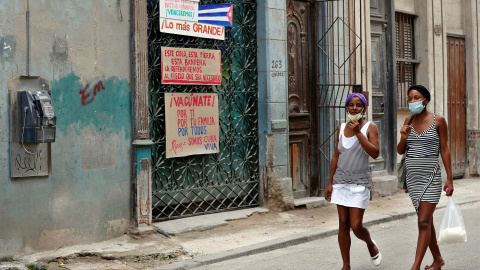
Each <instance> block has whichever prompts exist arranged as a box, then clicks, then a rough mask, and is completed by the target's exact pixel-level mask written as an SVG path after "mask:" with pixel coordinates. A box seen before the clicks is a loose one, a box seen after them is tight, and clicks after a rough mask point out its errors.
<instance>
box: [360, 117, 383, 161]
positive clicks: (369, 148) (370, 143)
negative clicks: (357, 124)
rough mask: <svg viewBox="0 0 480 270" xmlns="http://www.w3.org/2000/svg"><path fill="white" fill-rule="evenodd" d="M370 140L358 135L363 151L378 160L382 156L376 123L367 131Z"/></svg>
mask: <svg viewBox="0 0 480 270" xmlns="http://www.w3.org/2000/svg"><path fill="white" fill-rule="evenodd" d="M367 135H368V138H367V137H365V136H363V134H362V133H361V132H360V134H356V136H357V138H358V141H359V142H360V144H361V145H362V147H363V150H365V152H366V153H367V154H368V155H369V156H371V157H372V158H374V159H376V158H377V157H378V156H379V155H380V141H379V139H378V128H377V125H376V124H375V123H373V122H372V123H371V124H370V126H369V127H368V130H367Z"/></svg>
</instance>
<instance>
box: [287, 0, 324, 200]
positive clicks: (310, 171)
mask: <svg viewBox="0 0 480 270" xmlns="http://www.w3.org/2000/svg"><path fill="white" fill-rule="evenodd" d="M293 1H296V2H305V3H309V5H310V11H309V14H308V15H307V16H308V18H309V19H310V21H309V23H310V24H308V23H307V24H308V25H309V26H310V25H313V27H305V28H306V29H305V30H306V36H307V37H306V41H305V42H306V45H305V49H306V51H305V53H306V54H307V57H306V59H307V62H306V64H307V65H308V66H310V67H312V68H310V69H309V71H308V73H307V74H305V75H304V76H303V78H306V82H305V83H304V85H305V86H304V89H307V90H306V92H305V93H307V94H308V97H309V103H308V104H307V107H308V108H309V114H310V132H309V136H308V140H307V144H308V145H307V147H306V149H305V150H307V151H308V153H307V156H308V162H307V164H306V165H305V177H306V178H305V179H304V181H305V182H307V183H308V186H307V187H306V190H305V195H306V197H310V196H316V195H318V194H319V183H318V168H317V166H313V164H317V161H318V157H317V152H316V147H317V145H318V132H317V129H318V116H317V112H316V103H315V101H316V99H317V91H316V90H317V80H316V74H317V69H318V67H317V64H318V63H317V62H316V59H318V57H317V56H318V49H317V46H316V44H317V43H316V42H317V40H318V33H317V29H318V25H317V22H318V11H317V5H316V1H315V0H285V3H286V7H287V17H288V16H290V15H289V14H290V12H291V8H290V2H293ZM295 11H296V10H295ZM292 14H293V13H292ZM286 29H287V31H288V18H287V24H286ZM299 42H300V43H301V41H299ZM287 43H288V35H287ZM287 48H288V45H287ZM310 53H311V54H313V55H315V57H314V58H312V57H308V55H309V54H310ZM286 63H288V61H286ZM289 68H290V67H289V66H288V64H287V77H288V76H289V74H290V73H289ZM308 89H310V90H308ZM289 96H290V93H289V89H288V84H287V107H289V106H290V104H288V102H289ZM287 118H288V121H289V125H290V113H289V111H287ZM303 133H304V132H302V131H297V132H295V131H293V133H292V132H291V130H290V129H289V130H288V137H289V146H288V147H289V149H291V143H292V142H295V141H298V138H299V137H300V136H302V135H304V134H303ZM288 155H289V163H290V162H291V161H292V152H291V151H289V153H288ZM297 159H299V158H298V157H297ZM293 169H294V168H293V164H289V166H288V170H289V176H290V177H292V191H293V193H294V194H295V189H296V187H294V185H295V181H294V179H293V174H294V172H293V171H292V170H293ZM299 175H302V174H301V173H300V174H299ZM294 198H295V196H294Z"/></svg>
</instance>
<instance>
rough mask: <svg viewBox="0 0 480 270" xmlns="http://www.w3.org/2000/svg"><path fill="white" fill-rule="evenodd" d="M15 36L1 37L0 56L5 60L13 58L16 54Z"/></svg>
mask: <svg viewBox="0 0 480 270" xmlns="http://www.w3.org/2000/svg"><path fill="white" fill-rule="evenodd" d="M15 45H16V42H15V37H14V36H5V37H2V38H1V39H0V46H1V49H0V58H1V59H5V60H11V59H13V55H14V54H15Z"/></svg>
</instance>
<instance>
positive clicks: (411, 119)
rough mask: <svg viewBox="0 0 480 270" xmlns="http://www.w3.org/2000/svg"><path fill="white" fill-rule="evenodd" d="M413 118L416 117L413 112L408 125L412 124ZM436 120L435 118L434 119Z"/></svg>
mask: <svg viewBox="0 0 480 270" xmlns="http://www.w3.org/2000/svg"><path fill="white" fill-rule="evenodd" d="M413 118H415V114H412V117H410V121H408V125H409V126H410V125H411V124H412V122H413ZM434 121H435V120H434Z"/></svg>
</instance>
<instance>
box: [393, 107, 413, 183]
mask: <svg viewBox="0 0 480 270" xmlns="http://www.w3.org/2000/svg"><path fill="white" fill-rule="evenodd" d="M414 117H415V115H412V117H411V118H410V121H408V125H409V126H410V125H411V124H412V121H413V118H414ZM407 151H408V149H406V150H405V153H403V156H402V159H401V160H400V163H399V164H398V166H397V187H398V188H399V189H404V190H405V192H407V167H406V165H405V156H406V155H407Z"/></svg>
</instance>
